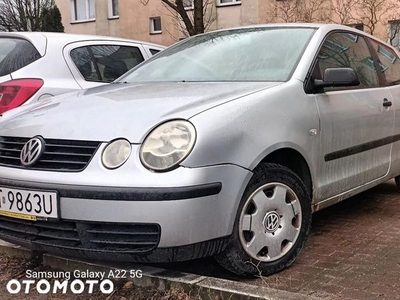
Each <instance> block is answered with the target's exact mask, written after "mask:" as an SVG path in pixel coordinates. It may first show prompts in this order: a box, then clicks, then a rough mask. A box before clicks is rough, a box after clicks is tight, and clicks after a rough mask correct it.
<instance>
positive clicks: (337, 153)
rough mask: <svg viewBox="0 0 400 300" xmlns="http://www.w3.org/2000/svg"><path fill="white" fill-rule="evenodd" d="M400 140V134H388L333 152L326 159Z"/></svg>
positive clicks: (337, 157)
mask: <svg viewBox="0 0 400 300" xmlns="http://www.w3.org/2000/svg"><path fill="white" fill-rule="evenodd" d="M397 141H400V134H397V135H393V136H388V137H385V138H383V139H379V140H375V141H372V142H368V143H364V144H360V145H357V146H353V147H349V148H346V149H343V150H339V151H335V152H331V153H328V154H326V155H325V161H331V160H335V159H339V158H342V157H346V156H350V155H354V154H358V153H361V152H365V151H368V150H372V149H374V148H378V147H381V146H385V145H388V144H391V143H394V142H397Z"/></svg>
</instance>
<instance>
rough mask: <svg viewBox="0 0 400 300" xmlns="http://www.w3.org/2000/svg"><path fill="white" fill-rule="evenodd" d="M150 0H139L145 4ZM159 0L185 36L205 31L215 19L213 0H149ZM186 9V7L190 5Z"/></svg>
mask: <svg viewBox="0 0 400 300" xmlns="http://www.w3.org/2000/svg"><path fill="white" fill-rule="evenodd" d="M149 1H150V0H140V2H141V3H142V4H143V5H147V4H148V3H149ZM151 1H161V2H162V3H163V4H164V6H165V7H166V8H167V10H168V11H169V12H170V16H172V18H173V19H175V25H176V26H177V27H178V29H179V31H180V32H182V33H183V34H184V35H185V36H192V35H196V34H199V33H204V32H206V31H207V30H208V29H209V27H210V26H211V24H212V23H213V22H214V21H215V20H216V18H217V16H216V10H215V0H151ZM191 4H193V9H191V10H188V9H187V7H190V6H192V5H191Z"/></svg>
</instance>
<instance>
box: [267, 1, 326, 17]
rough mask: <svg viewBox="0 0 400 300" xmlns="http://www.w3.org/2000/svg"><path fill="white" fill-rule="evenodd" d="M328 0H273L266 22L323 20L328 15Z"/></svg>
mask: <svg viewBox="0 0 400 300" xmlns="http://www.w3.org/2000/svg"><path fill="white" fill-rule="evenodd" d="M329 7H330V0H306V1H304V0H285V1H274V6H273V8H272V10H270V13H269V14H268V19H267V21H268V22H284V23H289V22H306V23H307V22H309V23H313V22H324V21H325V20H326V19H327V17H328V15H327V12H329Z"/></svg>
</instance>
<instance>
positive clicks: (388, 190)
mask: <svg viewBox="0 0 400 300" xmlns="http://www.w3.org/2000/svg"><path fill="white" fill-rule="evenodd" d="M312 224H313V225H312V229H311V233H310V236H309V239H308V241H307V243H306V246H305V248H304V249H303V252H302V253H301V254H300V256H299V257H298V259H297V260H296V262H295V263H294V264H293V265H292V266H291V267H290V268H289V269H287V270H284V271H282V272H280V273H278V274H275V275H272V276H269V277H263V278H258V279H251V280H241V281H244V282H248V283H251V284H257V285H261V286H267V287H270V288H275V289H279V290H285V291H289V292H295V293H299V294H302V295H310V296H311V295H312V296H316V297H321V298H326V299H354V300H355V299H360V300H361V299H363V300H364V299H400V194H399V193H398V192H397V191H396V187H395V184H394V181H393V180H392V181H389V182H387V183H384V184H381V185H379V186H377V187H375V188H373V189H371V190H369V191H366V192H364V193H362V194H359V195H357V196H355V197H352V198H350V199H347V200H345V201H343V202H341V203H339V204H336V205H334V206H331V207H329V208H326V209H325V210H322V211H320V212H317V213H315V214H314V215H313V223H312ZM174 268H176V267H174ZM178 268H179V269H180V270H183V271H186V272H191V273H199V274H203V275H208V276H215V277H225V278H228V279H233V280H240V279H238V278H234V277H232V276H230V275H228V274H226V271H224V270H222V269H221V268H219V267H218V266H216V263H214V262H213V261H212V260H210V259H207V260H202V261H198V262H196V263H185V264H182V265H180V266H179V267H178Z"/></svg>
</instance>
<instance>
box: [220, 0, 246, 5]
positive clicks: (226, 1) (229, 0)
mask: <svg viewBox="0 0 400 300" xmlns="http://www.w3.org/2000/svg"><path fill="white" fill-rule="evenodd" d="M240 3H242V1H241V0H217V5H232V4H240Z"/></svg>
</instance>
